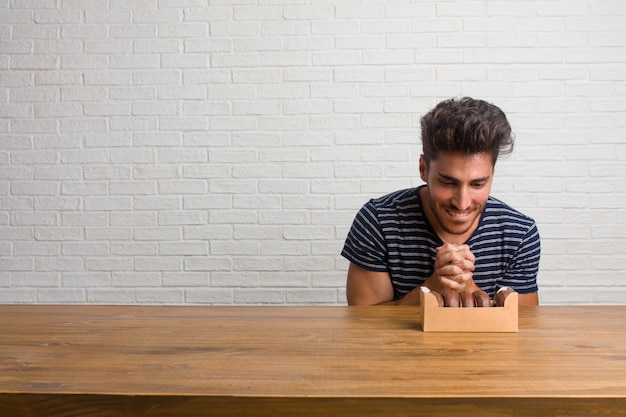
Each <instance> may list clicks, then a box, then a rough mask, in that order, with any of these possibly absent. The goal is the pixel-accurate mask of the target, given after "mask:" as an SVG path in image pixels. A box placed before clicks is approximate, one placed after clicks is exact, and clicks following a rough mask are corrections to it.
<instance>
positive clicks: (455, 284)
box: [424, 243, 479, 293]
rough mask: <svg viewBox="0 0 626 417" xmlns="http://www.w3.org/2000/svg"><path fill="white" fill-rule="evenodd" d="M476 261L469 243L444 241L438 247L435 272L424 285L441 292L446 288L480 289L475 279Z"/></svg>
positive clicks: (472, 290)
mask: <svg viewBox="0 0 626 417" xmlns="http://www.w3.org/2000/svg"><path fill="white" fill-rule="evenodd" d="M474 262H476V257H475V256H474V254H473V253H472V252H471V251H470V248H469V246H468V245H455V244H452V243H444V244H443V245H442V246H440V247H438V248H437V257H436V258H435V265H434V271H433V274H432V275H431V276H430V278H428V280H426V282H425V283H424V285H425V286H426V287H428V288H429V289H430V290H431V291H437V292H439V293H442V292H443V291H444V290H446V289H450V290H453V291H455V292H461V291H469V292H474V291H476V290H478V289H479V288H478V286H477V285H476V284H475V283H474V279H473V271H474Z"/></svg>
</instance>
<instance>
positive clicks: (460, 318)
mask: <svg viewBox="0 0 626 417" xmlns="http://www.w3.org/2000/svg"><path fill="white" fill-rule="evenodd" d="M517 299H518V294H517V293H516V292H513V293H511V294H509V296H508V297H506V301H505V302H504V307H474V308H463V307H459V308H455V307H439V303H438V302H437V299H436V298H435V296H434V295H433V294H432V293H431V292H430V290H429V289H428V288H425V287H422V291H421V293H420V301H421V304H420V309H421V311H422V316H421V319H420V320H421V324H422V329H423V330H424V331H425V332H500V333H503V332H510V333H514V332H517V331H518V327H517V318H518V309H517V302H518V300H517Z"/></svg>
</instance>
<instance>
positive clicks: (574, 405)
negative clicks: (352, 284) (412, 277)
mask: <svg viewBox="0 0 626 417" xmlns="http://www.w3.org/2000/svg"><path fill="white" fill-rule="evenodd" d="M419 314H420V313H419V309H418V308H412V307H163V306H158V307H157V306H43V305H36V306H35V305H21V306H15V305H0V410H2V412H1V413H0V415H2V416H7V417H8V416H15V417H19V416H49V417H50V416H59V417H61V416H62V417H66V416H87V415H88V416H109V417H116V416H131V415H133V416H135V415H141V416H177V415H181V416H203V415H206V416H213V415H223V416H250V415H262V416H269V415H292V416H313V415H342V416H351V415H354V416H357V415H368V416H378V415H380V416H383V415H384V416H390V415H420V416H421V415H423V416H426V415H482V416H509V415H510V416H530V415H585V416H587V415H626V332H625V330H626V320H625V319H626V306H558V307H557V306H552V307H548V306H541V307H520V311H519V332H518V333H424V332H422V330H421V328H420V325H419Z"/></svg>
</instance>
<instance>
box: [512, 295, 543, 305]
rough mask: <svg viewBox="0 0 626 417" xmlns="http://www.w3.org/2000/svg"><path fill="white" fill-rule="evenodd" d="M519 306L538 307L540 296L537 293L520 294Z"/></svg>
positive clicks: (518, 298)
mask: <svg viewBox="0 0 626 417" xmlns="http://www.w3.org/2000/svg"><path fill="white" fill-rule="evenodd" d="M517 304H518V305H521V306H537V305H539V294H538V293H537V292H531V293H528V294H518V296H517Z"/></svg>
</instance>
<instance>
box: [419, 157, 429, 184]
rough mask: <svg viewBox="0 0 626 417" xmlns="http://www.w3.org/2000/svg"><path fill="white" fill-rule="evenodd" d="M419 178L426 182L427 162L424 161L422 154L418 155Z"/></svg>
mask: <svg viewBox="0 0 626 417" xmlns="http://www.w3.org/2000/svg"><path fill="white" fill-rule="evenodd" d="M420 178H421V179H422V181H424V182H425V183H426V184H428V181H427V179H428V163H427V162H426V158H425V157H424V155H423V154H422V155H420Z"/></svg>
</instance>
